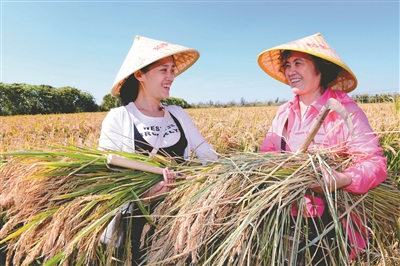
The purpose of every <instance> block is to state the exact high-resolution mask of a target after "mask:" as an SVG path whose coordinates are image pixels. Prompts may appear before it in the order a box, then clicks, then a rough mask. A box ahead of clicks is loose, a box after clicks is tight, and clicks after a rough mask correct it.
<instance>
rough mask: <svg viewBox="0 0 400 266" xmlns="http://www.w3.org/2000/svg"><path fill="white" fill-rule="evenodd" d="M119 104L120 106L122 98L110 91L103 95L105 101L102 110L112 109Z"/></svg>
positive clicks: (101, 106) (101, 105)
mask: <svg viewBox="0 0 400 266" xmlns="http://www.w3.org/2000/svg"><path fill="white" fill-rule="evenodd" d="M118 106H120V100H119V99H118V98H116V97H114V96H112V95H111V94H110V93H108V94H106V95H104V97H103V101H102V102H101V104H100V111H110V110H111V108H115V107H118Z"/></svg>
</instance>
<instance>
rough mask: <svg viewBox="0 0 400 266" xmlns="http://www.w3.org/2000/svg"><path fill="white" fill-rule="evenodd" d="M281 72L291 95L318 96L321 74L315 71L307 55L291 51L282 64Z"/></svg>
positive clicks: (312, 62)
mask: <svg viewBox="0 0 400 266" xmlns="http://www.w3.org/2000/svg"><path fill="white" fill-rule="evenodd" d="M282 70H283V71H284V73H285V77H286V79H287V81H288V82H289V85H290V87H291V88H292V91H293V93H295V94H297V95H300V96H311V95H314V94H320V91H321V90H320V82H321V73H319V72H318V71H316V69H315V65H314V61H313V60H312V59H311V56H309V55H308V54H306V53H302V52H297V51H292V52H291V54H290V55H289V57H288V58H287V59H286V60H285V61H284V62H282Z"/></svg>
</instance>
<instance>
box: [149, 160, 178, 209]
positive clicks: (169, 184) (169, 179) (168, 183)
mask: <svg viewBox="0 0 400 266" xmlns="http://www.w3.org/2000/svg"><path fill="white" fill-rule="evenodd" d="M177 175H178V173H177V172H174V171H173V170H168V167H167V168H164V169H163V181H161V182H159V183H157V184H156V185H154V186H153V187H152V188H150V189H149V190H148V191H147V192H146V193H144V195H143V198H144V201H145V202H149V201H152V200H154V198H157V196H158V195H162V194H165V193H168V192H170V191H171V190H172V189H174V188H175V186H174V185H173V183H175V179H176V176H177Z"/></svg>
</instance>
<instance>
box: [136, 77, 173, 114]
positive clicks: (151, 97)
mask: <svg viewBox="0 0 400 266" xmlns="http://www.w3.org/2000/svg"><path fill="white" fill-rule="evenodd" d="M139 82H140V86H141V87H142V88H143V90H144V92H145V93H146V94H147V96H149V97H150V99H151V100H152V101H153V102H154V103H155V104H157V105H158V106H159V110H160V111H161V110H162V111H163V112H164V114H166V115H167V117H168V118H170V116H169V113H168V111H167V110H165V108H164V106H163V105H162V104H161V102H157V101H156V100H155V99H154V98H153V96H151V95H150V93H149V92H148V91H147V89H146V86H144V84H143V82H142V81H139Z"/></svg>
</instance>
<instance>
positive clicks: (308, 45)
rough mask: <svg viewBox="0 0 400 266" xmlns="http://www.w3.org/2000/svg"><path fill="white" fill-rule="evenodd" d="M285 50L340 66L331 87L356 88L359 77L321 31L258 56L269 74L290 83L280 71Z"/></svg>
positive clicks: (347, 90) (338, 88) (261, 65)
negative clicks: (281, 58) (315, 57)
mask: <svg viewBox="0 0 400 266" xmlns="http://www.w3.org/2000/svg"><path fill="white" fill-rule="evenodd" d="M283 50H292V51H299V52H303V53H307V54H311V55H314V56H317V57H320V58H322V59H325V60H327V61H330V62H332V63H334V64H336V65H338V66H340V67H341V68H342V70H341V71H340V73H339V75H338V77H337V79H336V80H335V81H334V82H332V83H331V84H329V85H330V87H331V88H332V89H337V90H342V91H345V92H350V91H352V90H354V89H355V88H356V86H357V78H356V77H355V75H354V74H353V72H352V71H351V70H350V68H349V67H348V66H347V65H346V63H345V62H344V61H343V60H342V59H341V58H340V56H339V55H338V54H337V53H336V52H335V50H333V48H332V47H331V46H330V45H329V44H328V43H327V42H326V41H325V40H324V38H323V37H322V35H321V34H320V33H317V34H314V35H311V36H309V37H306V38H303V39H299V40H296V41H292V42H289V43H287V44H283V45H279V46H276V47H274V48H271V49H268V50H266V51H264V52H262V53H261V54H260V55H259V56H258V64H259V65H260V67H261V68H262V69H263V70H264V71H265V72H266V73H267V74H268V75H270V76H272V77H273V78H275V79H277V80H279V81H280V82H283V83H285V84H288V85H289V82H288V81H287V80H286V77H285V74H284V73H282V72H281V71H280V66H281V62H280V59H279V57H280V53H281V51H283Z"/></svg>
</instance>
